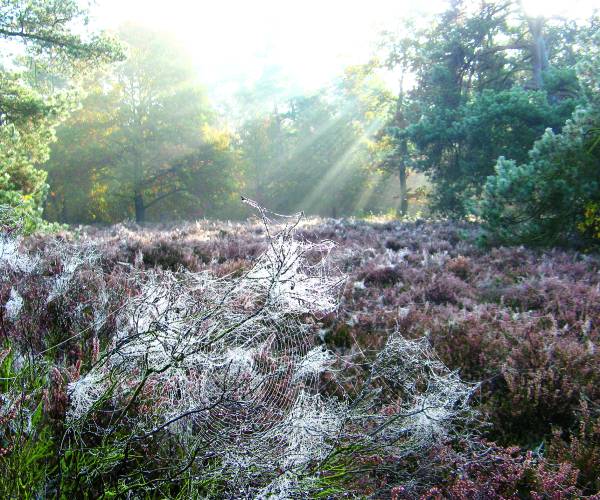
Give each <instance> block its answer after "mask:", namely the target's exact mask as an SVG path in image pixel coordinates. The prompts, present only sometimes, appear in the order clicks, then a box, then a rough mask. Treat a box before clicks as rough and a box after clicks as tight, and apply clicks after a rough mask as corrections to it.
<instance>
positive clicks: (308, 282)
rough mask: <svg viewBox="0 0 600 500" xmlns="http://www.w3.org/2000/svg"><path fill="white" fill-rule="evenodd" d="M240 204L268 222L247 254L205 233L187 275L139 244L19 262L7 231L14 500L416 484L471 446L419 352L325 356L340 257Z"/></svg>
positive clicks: (454, 402) (255, 232)
mask: <svg viewBox="0 0 600 500" xmlns="http://www.w3.org/2000/svg"><path fill="white" fill-rule="evenodd" d="M249 203H251V204H252V206H253V207H254V208H255V209H256V210H258V213H259V214H260V216H261V221H262V227H260V226H249V231H248V236H249V237H250V243H249V244H246V245H245V246H243V247H242V246H240V244H239V242H236V241H235V240H232V239H231V238H230V237H229V236H227V234H226V233H227V231H226V230H225V229H218V230H215V235H217V238H216V242H217V244H216V245H215V244H213V245H215V246H214V247H213V248H211V247H210V246H209V245H208V244H207V245H205V246H204V248H205V250H204V251H205V252H206V255H210V258H209V259H207V260H208V262H206V263H203V264H202V267H200V270H196V271H191V270H186V269H185V268H184V267H177V268H176V270H173V266H172V265H171V263H165V266H164V268H163V269H161V268H154V267H150V266H147V264H145V255H144V252H147V251H148V250H149V248H148V244H149V243H148V242H146V243H144V242H142V246H141V247H138V248H136V249H133V250H134V251H131V250H130V249H127V248H114V246H113V245H112V244H111V243H107V247H104V248H103V247H102V245H101V243H99V241H102V240H91V239H89V238H87V237H86V236H85V235H79V236H77V237H76V239H74V238H73V235H69V234H64V235H60V236H51V237H50V236H43V237H41V238H40V237H36V238H29V239H28V240H27V245H28V246H29V248H30V249H31V250H30V251H29V252H26V251H25V249H24V241H21V240H20V237H19V235H18V231H14V232H12V233H11V232H10V231H8V230H7V231H5V232H4V233H3V235H4V236H5V240H4V241H5V242H6V243H5V246H4V247H5V249H6V252H5V258H4V259H3V260H2V265H3V266H5V267H6V269H7V273H6V274H5V275H4V280H3V283H2V300H3V302H4V307H3V309H2V312H1V318H0V319H1V321H0V325H1V326H2V333H3V339H4V341H5V348H6V353H8V354H7V355H6V359H5V364H4V366H5V370H7V371H6V373H7V377H5V379H6V382H5V383H4V385H3V391H2V397H3V413H2V418H3V423H5V422H9V421H10V422H11V423H10V424H9V425H8V426H7V429H8V430H7V431H6V432H5V433H4V435H3V439H4V441H3V452H4V453H6V456H7V460H5V461H4V466H3V467H4V468H3V472H4V473H5V477H8V478H12V479H13V480H14V481H13V482H12V483H11V484H13V485H17V486H9V485H8V483H6V484H5V487H7V488H8V489H6V490H5V493H6V495H8V496H11V495H17V496H19V495H20V494H21V493H20V492H23V491H25V490H28V491H36V492H39V494H41V495H47V494H68V493H69V492H70V493H75V494H84V493H85V494H92V495H101V494H126V493H127V492H135V493H136V494H141V493H142V492H144V491H145V492H150V491H160V492H161V494H163V495H165V496H174V495H176V494H188V495H191V496H209V497H222V496H226V495H233V496H245V497H251V496H263V497H267V496H271V497H280V498H288V497H289V496H290V495H304V494H306V493H307V492H309V491H312V492H314V494H315V495H319V494H321V495H325V496H327V495H329V494H330V493H332V492H338V493H340V492H341V491H343V490H352V489H357V488H360V487H366V486H365V483H364V482H365V481H366V482H367V483H372V484H373V485H375V484H377V485H378V486H377V488H376V489H377V491H386V489H388V490H389V488H390V487H391V486H392V485H393V484H396V483H397V482H398V481H400V482H402V483H406V482H407V481H408V482H410V488H412V489H414V490H415V491H417V490H418V489H419V488H423V487H425V486H426V485H430V484H431V478H430V477H429V478H427V479H424V478H422V477H420V476H418V474H417V475H415V476H414V477H412V473H411V472H409V471H410V469H411V467H414V466H413V465H411V464H412V463H413V462H414V461H419V463H421V465H422V467H421V468H422V469H425V468H426V465H425V463H424V462H423V460H421V459H420V458H419V457H420V455H421V454H423V453H427V452H428V450H430V449H431V448H432V447H433V446H434V445H436V444H437V443H438V441H440V440H443V441H452V440H454V439H455V438H456V437H457V436H459V435H463V434H464V433H465V432H466V429H468V427H469V425H470V422H471V418H472V412H471V410H470V407H469V399H470V396H471V394H472V392H473V390H474V387H472V386H468V385H465V384H463V383H462V382H461V381H460V379H459V377H458V375H457V373H456V372H452V371H450V370H448V369H447V368H446V367H445V366H444V364H443V363H442V362H441V361H440V360H439V359H438V358H437V357H436V356H435V355H434V354H433V351H432V350H431V348H430V347H429V344H428V342H427V341H425V340H424V339H421V340H418V341H412V340H407V339H404V338H403V336H402V335H401V334H399V333H393V334H390V335H389V336H388V338H387V340H386V341H384V342H382V343H381V344H380V349H378V350H369V351H368V352H366V351H365V352H363V354H364V355H365V356H366V358H365V359H368V360H369V362H370V363H371V365H370V368H366V371H365V365H364V364H359V363H357V359H356V356H355V353H352V352H350V353H346V354H345V355H344V354H342V353H338V352H334V351H332V350H330V349H328V348H327V346H326V345H320V343H319V342H318V335H316V332H317V329H318V326H319V324H320V323H321V322H322V321H323V320H325V319H326V318H328V317H332V315H335V313H336V311H337V308H338V297H339V291H340V287H341V286H342V285H343V283H344V280H345V277H344V275H343V274H341V272H340V271H339V270H338V268H337V266H336V262H337V261H336V260H334V259H332V257H331V255H332V252H334V251H335V245H334V244H333V243H332V242H331V241H327V240H323V239H321V238H312V240H314V241H312V242H311V238H307V239H304V238H299V237H298V236H296V235H295V232H296V230H297V228H298V225H299V224H300V223H301V217H300V216H299V215H297V216H293V217H283V216H278V215H274V214H271V213H269V212H267V211H265V210H263V209H261V208H260V207H258V206H257V205H255V204H253V203H252V202H249ZM272 219H275V220H272ZM7 227H8V226H7ZM194 230H195V229H193V228H190V231H194ZM244 230H245V231H246V230H247V229H246V228H245V229H244ZM124 231H130V229H127V228H125V227H123V228H118V229H117V233H116V234H115V236H116V237H119V236H122V233H123V232H124ZM119 233H121V234H119ZM332 234H335V232H334V233H332ZM127 237H128V239H129V240H131V239H132V235H131V233H130V234H128V235H127ZM179 237H180V238H184V240H185V238H186V236H185V235H184V234H179ZM257 238H262V243H261V244H262V248H263V250H262V252H259V251H257V248H259V247H258V246H257V243H258V241H260V240H259V239H257ZM253 239H254V242H253ZM163 241H164V240H163ZM195 244H197V242H196V243H195ZM143 245H145V246H143ZM157 245H163V248H169V247H166V246H164V243H163V242H161V240H159V241H158V243H157ZM108 247H110V248H111V249H112V251H113V253H112V254H111V253H110V252H109V251H108ZM150 248H152V247H150ZM174 248H179V249H180V250H181V253H180V255H184V254H186V253H187V250H185V248H186V247H185V246H179V244H178V243H175V244H174ZM162 251H165V250H161V252H162ZM167 251H169V250H167ZM122 252H125V253H124V254H123V253H122ZM121 256H123V257H125V259H124V260H123V261H120V260H117V259H120V258H122V257H121ZM221 256H223V257H224V258H223V259H222V260H221ZM111 259H114V260H111ZM178 259H179V260H180V261H182V262H181V263H182V264H183V265H185V259H182V258H178ZM236 262H237V263H236ZM195 265H196V264H194V266H195ZM436 265H437V264H436ZM227 266H233V269H231V267H227ZM208 267H210V270H208V269H207V268H208ZM398 366H401V367H403V368H401V369H399V368H398ZM356 374H359V376H358V377H357V376H356ZM16 408H17V409H18V411H17V410H16ZM15 429H20V431H19V432H16V431H15ZM467 434H468V433H467ZM467 434H464V435H465V436H466V435H467ZM377 457H386V458H385V459H383V458H377ZM393 457H395V458H393ZM381 460H385V462H386V466H385V472H384V473H382V472H380V471H378V468H379V467H380V466H381V463H382V462H381ZM358 464H362V467H363V469H364V470H363V471H361V470H360V469H359V468H358V467H357V465H358ZM25 467H29V468H33V470H35V471H36V473H35V474H33V473H32V474H29V475H27V474H25V472H24V468H25ZM365 470H366V472H365ZM336 471H337V472H336ZM433 475H434V476H435V474H433ZM357 477H358V478H359V479H357ZM360 477H363V479H360ZM369 478H370V479H369ZM421 483H422V484H421ZM361 485H362V486H361ZM370 487H371V486H370ZM372 487H373V488H375V486H372ZM11 488H12V489H11ZM14 488H17V489H14ZM19 488H20V489H19Z"/></svg>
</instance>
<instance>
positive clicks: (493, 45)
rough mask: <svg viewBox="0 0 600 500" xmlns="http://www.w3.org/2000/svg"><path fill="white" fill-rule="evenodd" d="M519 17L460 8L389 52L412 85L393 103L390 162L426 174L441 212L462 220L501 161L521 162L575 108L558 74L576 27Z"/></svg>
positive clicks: (500, 6)
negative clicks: (509, 157) (410, 76)
mask: <svg viewBox="0 0 600 500" xmlns="http://www.w3.org/2000/svg"><path fill="white" fill-rule="evenodd" d="M519 9H520V8H519V5H518V3H516V2H511V1H507V2H498V3H487V2H483V3H481V4H478V5H476V6H473V5H467V4H466V3H465V2H461V1H458V0H457V1H454V2H452V3H451V5H450V7H449V9H448V10H447V11H446V12H444V13H443V14H441V15H440V16H439V17H437V18H436V19H435V20H434V23H433V26H428V27H426V28H424V29H413V31H412V32H411V33H410V34H409V36H407V37H404V38H401V39H400V40H399V41H393V42H392V43H391V44H389V47H390V48H389V51H390V60H391V61H392V62H393V63H394V64H399V65H400V67H401V68H402V70H404V71H406V69H407V68H408V69H409V70H410V71H411V72H412V74H413V76H414V79H415V81H416V83H415V86H414V88H412V89H411V90H410V91H408V92H406V93H405V92H404V89H402V92H401V93H400V95H399V98H398V107H397V110H396V113H395V115H394V118H393V119H392V120H390V124H389V126H388V128H387V130H388V135H387V140H388V142H389V144H390V151H391V154H390V156H389V157H388V158H387V161H388V163H390V164H393V165H396V166H397V167H398V168H399V169H400V172H401V171H404V170H405V169H406V164H407V156H408V163H410V165H411V166H412V167H414V168H416V169H418V170H421V171H423V172H425V173H427V175H428V176H429V178H430V180H431V181H432V182H433V193H432V200H431V201H432V207H433V208H434V209H435V210H437V211H441V212H445V213H447V214H448V213H449V214H454V215H459V216H462V215H464V214H465V213H466V212H467V211H468V208H467V206H468V205H469V204H470V203H471V200H472V199H474V198H477V197H478V196H480V194H481V190H482V187H483V184H484V182H485V179H486V177H487V176H488V175H490V174H492V173H493V165H494V162H495V160H496V159H497V157H498V156H499V155H501V154H507V153H508V152H509V151H510V153H509V154H511V155H512V156H513V157H518V158H522V159H524V158H526V156H527V151H528V150H529V149H530V148H531V144H532V143H533V140H534V139H535V137H539V135H540V134H541V133H542V132H543V130H544V129H545V128H546V127H552V128H553V129H555V130H558V129H559V128H560V126H561V124H562V123H564V120H565V119H566V118H567V117H568V116H570V114H571V112H572V111H573V109H574V107H575V105H576V104H577V102H578V95H577V81H576V78H575V76H574V71H573V69H572V67H571V66H568V65H567V66H561V64H571V62H572V59H573V58H572V57H571V56H570V55H569V54H567V52H568V51H566V49H565V44H566V45H570V42H567V40H568V39H570V38H571V37H572V33H573V29H574V27H573V25H572V24H569V23H562V24H561V23H553V24H550V23H548V22H547V21H546V20H544V19H531V18H528V17H527V16H524V15H523V14H522V12H521V11H520V10H519ZM550 28H552V30H551V29H550ZM548 33H549V34H550V35H552V36H547V34H548ZM571 55H572V54H571ZM553 58H554V59H553ZM401 103H402V104H401ZM399 177H400V178H402V177H403V176H402V175H399ZM401 189H402V191H404V189H405V188H404V187H402V186H401ZM404 196H405V194H402V195H401V197H404ZM401 208H402V207H401ZM401 211H402V210H401Z"/></svg>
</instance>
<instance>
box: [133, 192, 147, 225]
mask: <svg viewBox="0 0 600 500" xmlns="http://www.w3.org/2000/svg"><path fill="white" fill-rule="evenodd" d="M133 202H134V205H135V221H136V222H137V223H138V224H141V223H143V222H145V221H146V205H144V197H143V195H142V193H140V192H139V191H136V192H135V195H134V198H133Z"/></svg>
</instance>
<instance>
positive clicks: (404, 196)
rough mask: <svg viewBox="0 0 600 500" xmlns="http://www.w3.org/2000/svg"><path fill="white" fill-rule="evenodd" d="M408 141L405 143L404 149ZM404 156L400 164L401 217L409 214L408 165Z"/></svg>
mask: <svg viewBox="0 0 600 500" xmlns="http://www.w3.org/2000/svg"><path fill="white" fill-rule="evenodd" d="M405 147H406V141H404V148H405ZM404 148H403V149H404ZM404 158H405V156H404V154H403V155H402V158H400V161H399V162H398V179H399V181H400V215H402V216H405V215H406V214H407V213H408V190H407V188H406V164H405V162H404Z"/></svg>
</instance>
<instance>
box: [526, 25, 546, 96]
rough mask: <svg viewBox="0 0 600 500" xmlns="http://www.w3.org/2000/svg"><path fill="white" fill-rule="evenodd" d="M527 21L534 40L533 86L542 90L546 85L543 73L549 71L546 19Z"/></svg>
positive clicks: (532, 52)
mask: <svg viewBox="0 0 600 500" xmlns="http://www.w3.org/2000/svg"><path fill="white" fill-rule="evenodd" d="M527 21H528V24H529V31H530V32H531V37H532V38H533V40H532V44H531V56H532V57H531V61H532V65H533V68H532V70H533V85H534V87H535V88H536V89H541V88H542V86H543V85H544V77H543V72H544V71H546V70H547V69H548V50H547V48H546V41H545V40H544V34H543V28H544V19H543V18H542V17H537V18H535V19H528V20H527Z"/></svg>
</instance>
